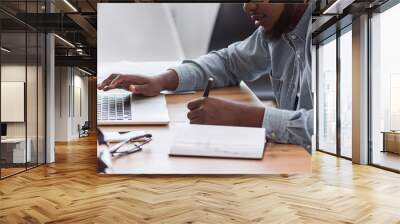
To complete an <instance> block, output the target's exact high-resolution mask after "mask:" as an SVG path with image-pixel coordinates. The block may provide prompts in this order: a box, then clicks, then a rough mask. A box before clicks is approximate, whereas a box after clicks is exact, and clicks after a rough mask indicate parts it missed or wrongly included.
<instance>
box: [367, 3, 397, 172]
mask: <svg viewBox="0 0 400 224" xmlns="http://www.w3.org/2000/svg"><path fill="white" fill-rule="evenodd" d="M399 21H400V4H398V5H396V6H394V7H393V8H391V9H389V10H387V11H385V12H383V13H381V14H376V15H374V16H373V18H372V21H371V22H372V49H371V50H372V77H371V88H372V90H371V91H372V97H371V109H372V111H371V120H372V125H371V128H372V130H371V133H372V163H374V164H378V165H381V166H385V167H389V168H392V169H396V170H400V156H399V153H400V133H399V132H398V131H399V130H400V110H399V109H400V105H399V102H400V100H399V96H400V63H399V56H398V54H399V52H400V43H399V39H398V29H396V27H398V22H399ZM392 131H393V132H392ZM395 131H397V132H395ZM384 132H387V133H386V134H385V133H384Z"/></svg>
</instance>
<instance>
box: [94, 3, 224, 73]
mask: <svg viewBox="0 0 400 224" xmlns="http://www.w3.org/2000/svg"><path fill="white" fill-rule="evenodd" d="M219 6H220V4H219V3H202V4H200V3H198V4H193V3H191V4H188V3H173V4H169V3H168V4H167V3H165V4H160V3H156V4H152V3H144V4H121V3H100V4H98V7H97V8H98V17H97V18H98V26H97V32H98V35H97V45H98V47H97V49H98V54H97V62H98V69H97V70H98V75H99V76H100V77H103V76H108V74H103V70H104V69H103V68H106V67H108V65H109V64H115V63H121V62H126V61H128V62H146V61H180V60H183V59H187V58H196V57H198V56H200V55H203V54H205V53H207V49H208V45H209V41H210V39H211V34H212V31H213V29H214V23H215V20H216V17H217V13H218V10H219Z"/></svg>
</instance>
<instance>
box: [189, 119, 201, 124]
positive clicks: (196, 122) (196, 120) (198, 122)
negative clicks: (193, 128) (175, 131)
mask: <svg viewBox="0 0 400 224" xmlns="http://www.w3.org/2000/svg"><path fill="white" fill-rule="evenodd" d="M190 123H191V124H204V122H203V120H202V119H200V118H196V119H193V120H190Z"/></svg>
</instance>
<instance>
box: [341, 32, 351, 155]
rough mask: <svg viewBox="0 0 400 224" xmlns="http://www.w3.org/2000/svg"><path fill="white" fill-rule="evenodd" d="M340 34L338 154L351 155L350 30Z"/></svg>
mask: <svg viewBox="0 0 400 224" xmlns="http://www.w3.org/2000/svg"><path fill="white" fill-rule="evenodd" d="M343 32H344V33H343V34H342V35H341V36H340V155H341V156H344V157H348V158H351V157H352V125H351V124H352V96H353V94H352V77H353V75H352V74H353V70H352V32H351V26H350V27H349V28H348V30H344V31H343Z"/></svg>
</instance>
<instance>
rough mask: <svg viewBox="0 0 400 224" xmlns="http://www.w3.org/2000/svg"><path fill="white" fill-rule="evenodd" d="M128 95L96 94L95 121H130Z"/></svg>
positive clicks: (129, 96) (129, 99) (130, 111)
mask: <svg viewBox="0 0 400 224" xmlns="http://www.w3.org/2000/svg"><path fill="white" fill-rule="evenodd" d="M131 102H132V101H131V95H130V94H112V93H108V94H98V95H97V120H99V121H118V120H119V121H123V120H128V121H129V120H132V107H131Z"/></svg>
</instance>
